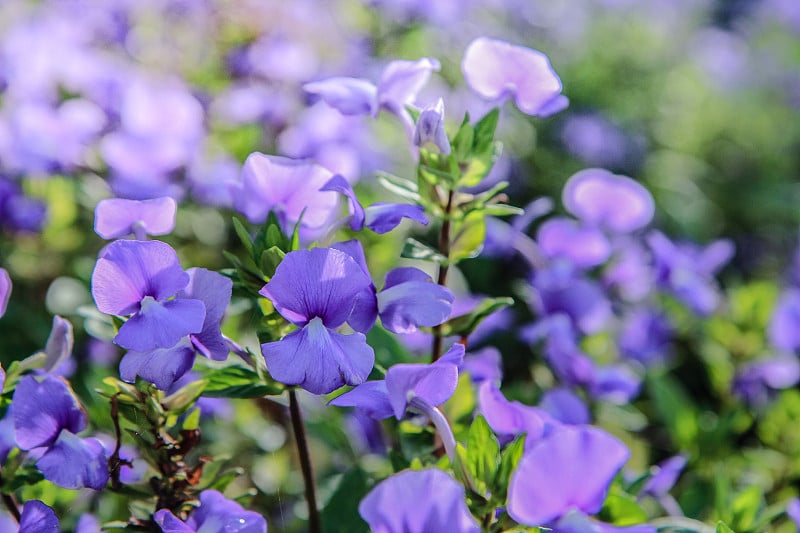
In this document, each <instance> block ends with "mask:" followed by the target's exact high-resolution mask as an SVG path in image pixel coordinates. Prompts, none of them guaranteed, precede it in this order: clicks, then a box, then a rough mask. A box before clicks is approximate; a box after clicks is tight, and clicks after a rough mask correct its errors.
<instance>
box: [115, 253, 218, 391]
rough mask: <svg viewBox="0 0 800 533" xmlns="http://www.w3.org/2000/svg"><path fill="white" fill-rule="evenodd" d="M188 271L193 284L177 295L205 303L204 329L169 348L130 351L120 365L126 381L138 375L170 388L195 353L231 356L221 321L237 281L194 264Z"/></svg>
mask: <svg viewBox="0 0 800 533" xmlns="http://www.w3.org/2000/svg"><path fill="white" fill-rule="evenodd" d="M186 273H187V274H188V275H189V284H188V285H186V287H185V288H183V289H181V290H180V291H178V293H177V294H176V299H186V300H189V301H194V300H199V301H200V302H202V303H203V305H204V306H205V309H206V314H205V319H204V320H203V327H202V329H201V330H200V332H199V333H191V334H189V336H188V338H183V339H181V340H180V341H178V343H177V344H175V345H174V346H170V347H169V348H156V349H153V350H145V351H129V352H128V353H127V354H125V356H124V357H123V358H122V361H120V365H119V371H120V376H121V377H122V379H124V380H125V381H130V382H133V381H135V380H136V376H137V375H138V376H140V377H142V378H143V379H145V380H147V381H149V382H151V383H154V384H155V385H156V387H158V388H159V389H161V390H167V389H169V388H170V387H171V386H172V385H173V384H174V382H175V381H176V380H178V379H179V378H180V377H181V376H183V375H184V374H185V373H186V372H188V371H189V370H190V369H191V368H192V365H193V364H194V358H195V353H198V352H199V353H201V354H202V355H204V356H205V357H208V358H209V359H214V360H216V361H224V360H225V359H226V358H227V357H228V352H229V349H228V344H227V343H226V342H225V339H224V338H223V336H222V333H221V332H220V323H221V322H222V318H223V316H224V315H225V309H226V307H227V306H228V303H229V302H230V299H231V290H232V286H233V283H232V282H231V280H230V279H228V278H226V277H225V276H222V275H221V274H217V273H216V272H212V271H210V270H206V269H204V268H190V269H189V270H187V271H186Z"/></svg>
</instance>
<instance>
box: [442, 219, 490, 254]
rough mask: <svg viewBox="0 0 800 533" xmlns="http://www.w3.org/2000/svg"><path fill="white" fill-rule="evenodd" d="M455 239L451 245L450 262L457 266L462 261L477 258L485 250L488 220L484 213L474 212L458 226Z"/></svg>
mask: <svg viewBox="0 0 800 533" xmlns="http://www.w3.org/2000/svg"><path fill="white" fill-rule="evenodd" d="M458 226H459V227H458V229H457V231H456V234H455V237H454V238H453V241H452V243H451V244H450V255H449V258H448V259H449V261H450V263H451V264H456V263H458V262H459V261H461V260H462V259H468V258H471V257H475V256H476V255H478V254H479V253H480V252H481V249H482V248H483V241H484V239H485V238H486V218H485V217H484V216H483V213H480V212H477V211H473V212H472V213H470V214H468V215H467V216H466V217H464V220H463V221H462V222H461V223H460V224H459V225H458Z"/></svg>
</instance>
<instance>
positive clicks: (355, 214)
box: [320, 175, 428, 234]
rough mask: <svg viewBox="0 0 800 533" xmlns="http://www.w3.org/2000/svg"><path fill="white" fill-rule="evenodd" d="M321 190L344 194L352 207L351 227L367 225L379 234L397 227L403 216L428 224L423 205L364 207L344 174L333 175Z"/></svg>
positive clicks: (361, 227)
mask: <svg viewBox="0 0 800 533" xmlns="http://www.w3.org/2000/svg"><path fill="white" fill-rule="evenodd" d="M320 191H333V192H338V193H340V194H342V195H344V196H345V197H346V198H347V200H348V204H349V208H350V229H352V230H353V231H361V230H362V229H364V226H365V225H366V226H367V227H368V228H369V229H371V230H372V231H374V232H375V233H378V234H384V233H388V232H390V231H392V230H393V229H394V228H396V227H397V225H398V224H400V222H401V221H402V220H403V218H409V219H411V220H414V221H416V222H419V223H420V224H422V225H427V224H428V219H427V218H426V217H425V214H424V213H425V208H424V207H422V206H421V205H411V204H395V203H384V202H378V203H374V204H372V205H371V206H369V207H367V208H366V209H364V207H363V206H362V205H361V202H359V201H358V197H357V196H356V193H355V191H354V190H353V186H352V185H350V183H348V181H347V180H346V179H344V178H343V177H342V176H339V175H336V176H334V177H332V178H331V179H330V180H329V181H328V182H327V183H325V185H323V186H322V188H320Z"/></svg>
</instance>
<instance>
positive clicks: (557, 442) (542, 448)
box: [508, 426, 630, 526]
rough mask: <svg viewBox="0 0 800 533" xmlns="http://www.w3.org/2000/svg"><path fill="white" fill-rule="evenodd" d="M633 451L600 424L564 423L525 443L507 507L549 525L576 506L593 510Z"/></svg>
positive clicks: (517, 516)
mask: <svg viewBox="0 0 800 533" xmlns="http://www.w3.org/2000/svg"><path fill="white" fill-rule="evenodd" d="M629 455H630V452H629V451H628V449H627V448H626V447H625V445H624V444H622V443H621V442H620V441H619V440H617V439H616V438H615V437H613V436H611V435H609V434H608V433H606V432H605V431H603V430H601V429H598V428H595V427H591V426H577V427H576V426H563V427H561V428H559V429H557V430H555V431H553V432H552V433H550V434H549V435H547V436H545V437H543V438H542V439H540V440H538V441H537V442H536V443H535V444H533V446H530V447H528V448H527V449H526V451H525V454H524V455H523V457H522V459H521V460H520V462H519V465H518V466H517V469H516V470H515V471H514V473H513V474H512V476H511V481H510V483H509V486H508V513H509V514H510V515H511V517H512V518H514V520H516V521H517V522H519V523H520V524H524V525H530V526H546V525H548V524H550V523H552V522H554V521H556V520H558V519H559V518H561V517H562V516H564V515H566V514H567V513H569V512H570V511H572V510H578V511H581V512H583V513H586V514H594V513H596V512H598V511H599V510H600V508H601V507H602V505H603V501H604V500H605V497H606V493H607V491H608V487H609V485H610V484H611V480H612V479H613V478H614V476H615V475H616V473H617V471H618V470H619V469H620V468H621V467H622V465H623V464H625V462H626V461H627V460H628V457H629ZM542 480H548V482H547V483H542Z"/></svg>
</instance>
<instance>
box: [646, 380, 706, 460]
mask: <svg viewBox="0 0 800 533" xmlns="http://www.w3.org/2000/svg"><path fill="white" fill-rule="evenodd" d="M647 390H648V391H649V393H650V395H651V397H652V398H653V402H654V403H655V407H656V411H657V412H658V415H659V417H660V418H661V420H662V421H663V422H664V424H665V425H666V426H667V429H668V430H669V434H670V435H671V436H672V439H673V440H674V442H675V444H677V446H678V447H679V448H680V449H682V450H691V449H692V448H694V447H696V445H697V434H698V432H699V428H698V425H697V413H696V412H695V409H694V406H693V404H692V402H691V400H690V399H689V396H688V395H687V393H686V391H685V390H684V389H683V387H682V386H681V385H680V383H678V382H677V381H676V380H675V379H674V378H673V377H671V376H669V375H668V374H661V375H658V376H656V375H654V374H650V375H649V376H648V379H647Z"/></svg>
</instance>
